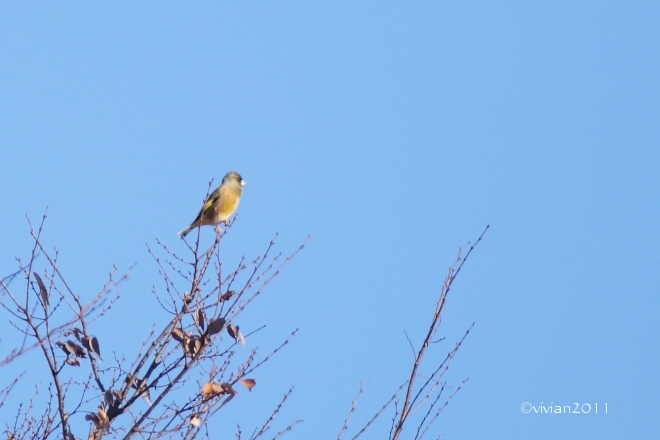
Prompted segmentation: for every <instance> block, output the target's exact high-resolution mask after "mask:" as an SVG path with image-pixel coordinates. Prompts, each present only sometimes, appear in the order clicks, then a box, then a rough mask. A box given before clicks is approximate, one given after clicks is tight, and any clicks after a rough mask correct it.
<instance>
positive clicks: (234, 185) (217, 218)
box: [179, 171, 247, 238]
mask: <svg viewBox="0 0 660 440" xmlns="http://www.w3.org/2000/svg"><path fill="white" fill-rule="evenodd" d="M245 185H247V182H246V181H245V180H243V178H242V177H241V175H240V174H238V173H237V172H236V171H230V172H228V173H227V174H226V175H225V177H223V178H222V183H221V184H220V186H219V187H217V188H216V189H215V191H213V192H212V193H211V195H210V196H209V197H208V199H206V201H205V202H204V206H202V209H201V210H200V211H199V214H197V217H196V218H195V220H194V221H193V222H192V223H191V224H190V226H188V227H187V228H186V229H184V230H183V231H180V232H179V235H180V236H181V238H185V236H186V235H188V233H189V232H190V231H192V230H193V229H195V228H197V227H201V226H204V225H214V226H215V225H218V224H220V223H222V222H224V223H225V226H227V225H229V217H231V215H232V214H233V213H234V212H236V208H238V203H239V202H240V201H241V193H242V192H243V186H245Z"/></svg>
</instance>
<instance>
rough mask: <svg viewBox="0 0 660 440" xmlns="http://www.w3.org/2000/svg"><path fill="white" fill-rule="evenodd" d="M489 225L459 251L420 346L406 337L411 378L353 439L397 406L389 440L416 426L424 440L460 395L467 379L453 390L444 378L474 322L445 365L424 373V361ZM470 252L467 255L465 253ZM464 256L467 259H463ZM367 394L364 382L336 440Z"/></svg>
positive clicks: (414, 433) (416, 437)
mask: <svg viewBox="0 0 660 440" xmlns="http://www.w3.org/2000/svg"><path fill="white" fill-rule="evenodd" d="M489 227H490V226H486V229H484V231H483V232H482V233H481V235H480V236H479V238H478V239H477V241H476V242H475V243H474V244H473V245H472V244H470V243H468V244H467V246H465V247H462V248H460V249H459V251H458V257H457V258H456V261H455V262H454V264H452V265H451V267H450V268H449V273H448V274H447V276H446V277H445V281H444V284H443V285H442V288H441V289H440V295H439V297H438V300H437V302H436V305H435V311H434V312H433V316H432V317H431V322H430V325H429V329H428V331H427V332H426V335H425V337H424V339H423V341H422V343H421V345H420V346H419V348H415V347H414V345H413V343H412V341H411V340H410V338H408V335H407V334H406V338H407V339H408V343H409V344H410V348H411V350H412V352H413V361H412V368H411V372H410V376H409V378H408V379H407V380H406V381H405V382H404V383H403V384H402V385H401V386H399V388H398V389H397V390H396V391H395V392H394V394H393V395H392V397H391V398H390V399H389V400H388V401H387V402H386V403H385V404H384V405H383V406H382V407H381V408H380V410H378V411H377V412H376V414H375V415H374V416H373V417H372V418H371V419H370V420H369V421H368V422H367V423H366V424H365V425H364V426H363V427H362V428H361V429H360V430H359V431H358V432H357V433H356V434H355V435H354V436H353V437H352V438H351V440H355V439H357V438H358V437H360V436H361V435H362V434H364V433H365V432H366V431H367V430H368V429H370V428H371V427H372V424H373V422H374V421H375V420H376V419H378V418H379V417H381V416H382V415H383V414H384V412H385V410H387V409H388V408H389V407H390V405H393V406H394V415H393V417H392V423H391V427H390V432H389V438H390V440H398V439H400V438H401V436H402V435H403V429H404V427H405V426H410V425H411V424H414V423H416V425H413V431H412V435H411V436H410V438H412V439H414V440H421V439H423V438H424V436H425V435H427V434H429V429H430V428H431V426H432V425H433V424H434V422H435V421H436V420H437V418H438V416H439V415H440V413H441V412H442V410H443V409H445V407H446V406H447V405H448V404H449V402H450V401H451V400H452V399H453V398H454V396H455V395H456V393H458V392H459V391H460V390H461V388H462V387H463V385H464V384H465V382H466V381H467V380H468V378H466V379H465V380H463V381H462V382H461V383H460V384H458V386H456V387H453V386H451V385H449V384H448V383H447V382H446V381H445V376H446V374H447V372H448V371H449V367H450V365H451V363H452V361H453V360H454V358H455V357H456V354H457V353H458V350H459V349H460V348H461V345H462V344H463V341H464V340H465V338H466V337H467V335H468V334H469V333H470V330H472V328H473V327H474V323H472V325H471V326H470V328H468V329H467V330H466V331H465V334H464V335H463V337H462V338H461V339H460V340H459V341H458V342H456V343H455V344H454V346H453V347H452V348H451V349H450V350H449V352H448V353H447V356H446V357H445V358H444V360H443V361H442V362H440V363H439V364H437V365H433V366H431V368H430V370H428V372H425V373H422V371H421V367H422V361H423V360H424V357H425V355H426V353H427V350H428V349H429V348H431V347H432V344H437V343H438V342H441V341H442V340H443V339H444V338H441V339H437V333H438V329H439V328H440V324H441V322H442V312H443V311H444V308H445V304H446V302H447V296H448V295H449V291H450V290H451V288H452V286H453V284H454V281H455V280H456V277H457V276H458V274H459V272H460V271H461V269H462V268H463V265H464V264H465V262H466V261H467V259H468V257H469V256H470V254H471V253H472V251H473V250H474V248H475V247H476V246H477V245H478V244H479V242H481V240H482V239H483V236H484V234H485V233H486V231H487V230H488V228H489ZM466 249H467V252H466ZM463 254H465V256H463ZM404 389H405V395H404V396H403V399H402V400H401V398H400V397H399V395H400V393H401V391H402V390H404ZM447 390H450V391H448V392H450V394H449V395H448V396H447V392H446V391H447ZM363 392H364V382H363V383H362V384H360V390H359V392H358V394H357V397H356V398H355V399H354V400H353V403H352V405H351V409H350V411H349V413H348V416H347V417H346V419H345V420H344V424H343V426H342V429H341V431H340V432H339V436H338V437H337V440H341V439H342V437H343V436H344V434H345V433H346V432H347V430H348V424H349V421H350V419H351V417H352V416H353V414H354V413H355V410H356V408H357V401H358V399H359V398H360V396H361V395H362V393H363ZM416 413H417V414H419V415H420V416H419V417H418V418H417V419H416V420H412V416H413V415H414V414H416Z"/></svg>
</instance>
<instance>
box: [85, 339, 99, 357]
mask: <svg viewBox="0 0 660 440" xmlns="http://www.w3.org/2000/svg"><path fill="white" fill-rule="evenodd" d="M80 342H81V344H82V345H83V347H85V348H86V349H87V350H89V351H90V352H92V353H94V354H95V355H96V356H98V358H99V359H101V347H99V340H98V339H97V338H96V336H88V337H86V338H82V340H81V341H80Z"/></svg>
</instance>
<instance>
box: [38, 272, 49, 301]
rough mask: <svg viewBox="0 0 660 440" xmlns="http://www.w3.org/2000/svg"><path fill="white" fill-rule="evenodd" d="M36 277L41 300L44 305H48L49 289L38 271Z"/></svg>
mask: <svg viewBox="0 0 660 440" xmlns="http://www.w3.org/2000/svg"><path fill="white" fill-rule="evenodd" d="M34 278H35V279H36V280H37V284H39V295H40V296H41V300H42V301H43V303H44V307H48V303H49V300H48V289H46V285H45V284H44V282H43V281H42V280H41V277H40V276H39V274H38V273H36V272H35V273H34Z"/></svg>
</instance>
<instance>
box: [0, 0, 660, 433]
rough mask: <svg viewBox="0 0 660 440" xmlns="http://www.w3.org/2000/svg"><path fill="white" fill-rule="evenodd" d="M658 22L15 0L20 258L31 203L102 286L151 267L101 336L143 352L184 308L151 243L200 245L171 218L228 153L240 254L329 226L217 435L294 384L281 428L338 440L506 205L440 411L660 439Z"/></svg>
mask: <svg viewBox="0 0 660 440" xmlns="http://www.w3.org/2000/svg"><path fill="white" fill-rule="evenodd" d="M659 23H660V6H659V4H658V3H657V2H651V1H649V2H643V1H640V2H637V1H628V2H584V1H565V2H523V1H520V2H505V3H504V4H502V3H501V2H459V3H456V2H440V1H432V2H369V3H364V2H363V3H359V2H348V1H341V2H340V1H338V2H326V3H325V4H322V3H317V2H314V3H311V2H285V1H282V2H249V3H243V2H241V3H236V2H231V3H230V2H223V3H220V2H192V3H191V2H186V3H174V2H140V3H139V4H136V3H135V2H113V3H112V4H100V3H89V2H66V3H62V2H49V3H35V2H5V3H3V4H2V5H1V6H0V163H1V168H0V195H1V197H2V201H3V202H2V216H0V230H2V234H0V273H1V274H2V275H7V274H9V273H11V272H13V271H14V270H15V269H16V263H15V260H14V257H16V256H21V257H23V258H25V257H27V256H28V255H29V252H30V250H31V248H30V240H29V235H28V227H27V223H26V220H25V217H24V216H25V213H26V212H29V213H30V215H31V216H32V218H34V219H38V218H39V217H40V216H41V215H42V214H43V212H44V211H45V209H46V207H49V210H48V215H49V217H48V220H47V223H46V231H45V235H44V236H45V240H46V244H47V245H48V246H50V247H57V248H58V249H59V252H60V256H61V257H60V258H61V267H62V269H63V271H64V273H65V274H67V275H68V277H69V281H70V282H71V284H72V287H73V288H74V289H76V291H77V292H79V293H80V294H82V295H83V296H85V295H89V297H91V296H92V295H93V293H94V292H96V291H98V290H99V289H100V287H101V286H102V284H103V283H104V282H105V280H106V278H107V274H108V272H110V271H111V269H112V265H113V264H116V265H117V266H118V267H119V268H120V269H122V270H127V269H128V268H129V267H130V266H132V265H133V264H136V263H137V265H136V266H135V268H134V269H133V271H132V273H131V279H130V281H128V282H127V283H126V284H123V285H122V287H121V291H122V300H121V301H120V304H119V305H118V306H117V307H116V308H115V309H114V310H113V312H111V313H110V314H109V315H108V316H107V318H106V319H105V320H104V321H101V322H98V323H97V324H95V327H94V329H93V331H94V332H95V334H96V335H97V336H98V337H99V338H100V339H101V342H102V349H103V351H104V353H110V352H112V351H116V352H117V353H121V352H122V351H129V349H128V348H126V347H125V344H126V341H127V340H129V338H131V337H134V336H133V335H140V334H143V335H146V334H147V332H148V329H149V328H150V325H151V323H153V322H162V320H164V319H165V318H166V316H165V315H164V314H162V315H161V314H160V313H161V312H160V309H159V308H158V305H157V303H156V301H155V300H154V298H153V296H152V295H151V293H150V290H151V287H152V286H154V285H155V286H157V287H159V286H160V287H162V282H161V280H160V278H159V276H158V269H157V266H156V265H155V263H154V262H153V260H152V258H151V257H150V256H149V255H148V253H147V250H146V246H145V244H148V245H150V246H152V247H154V246H155V240H156V238H158V239H160V240H162V241H164V242H165V243H167V244H168V246H171V247H172V248H173V249H174V250H176V251H180V252H184V251H185V247H184V245H183V243H181V241H180V239H179V238H178V237H177V235H176V232H177V231H179V230H180V229H182V228H183V227H185V226H186V225H187V224H188V223H189V222H190V221H191V220H192V219H193V218H194V216H195V215H196V213H197V211H198V209H199V207H200V203H201V201H202V199H203V197H204V194H206V189H207V185H208V182H209V180H211V179H216V182H218V181H219V179H221V178H222V176H223V175H224V174H225V173H226V172H227V171H229V170H232V169H235V170H237V171H239V172H240V173H241V174H242V176H243V177H244V179H245V180H247V181H248V186H247V187H246V188H245V191H244V196H243V201H242V203H241V206H240V208H239V218H238V222H237V223H236V224H235V226H234V227H233V228H232V230H231V231H230V234H229V235H228V236H227V237H226V239H225V241H224V242H223V251H224V257H225V258H226V260H225V261H226V262H227V264H230V265H231V264H235V263H236V262H237V261H238V258H239V257H240V256H241V255H245V256H247V257H249V258H253V257H255V256H256V255H258V254H260V253H262V252H263V250H264V249H265V248H266V246H267V244H268V242H269V241H270V240H271V239H272V238H273V236H274V235H275V233H276V232H279V237H278V239H277V246H278V247H277V248H278V249H279V250H281V251H282V252H284V253H290V252H292V251H294V250H295V249H296V248H297V247H298V246H299V245H300V244H301V243H302V242H303V240H304V239H305V237H306V236H307V235H308V234H311V235H312V237H313V238H312V240H311V241H310V242H309V245H308V246H307V248H306V249H305V250H304V251H303V252H302V253H301V254H299V256H298V257H296V259H295V260H294V261H293V262H292V263H291V264H290V265H289V266H288V267H287V268H286V270H285V271H284V272H283V273H282V274H281V276H280V277H279V278H277V280H276V281H275V282H274V283H273V284H272V285H271V286H270V287H269V289H268V290H267V291H266V294H265V296H264V297H262V298H260V299H259V301H258V302H257V303H256V304H255V305H254V306H253V307H252V308H250V309H249V310H248V311H247V312H246V314H245V315H244V316H243V321H242V322H241V323H240V324H241V325H242V328H244V329H245V330H246V331H249V330H250V329H254V328H257V327H259V326H260V325H262V324H265V325H267V328H266V330H263V331H261V332H259V333H258V334H257V335H255V336H254V337H253V338H251V339H250V340H249V341H248V343H249V344H248V345H249V346H250V345H251V346H257V345H258V346H260V347H263V349H264V350H267V349H269V348H271V347H274V346H275V345H276V344H277V343H278V342H280V341H282V340H283V339H284V338H286V336H287V335H288V334H289V333H290V332H291V331H292V330H294V329H295V328H298V327H299V328H300V331H299V334H298V336H296V337H295V338H294V339H293V341H292V343H291V344H290V346H288V347H287V348H286V349H285V350H283V351H282V352H281V353H280V354H279V355H278V356H277V357H275V358H274V359H273V360H272V361H271V362H270V363H268V364H266V366H265V367H264V368H263V369H262V370H260V371H259V372H258V374H256V375H255V378H256V379H257V380H258V382H259V383H258V385H257V387H256V388H255V389H254V390H253V391H252V392H251V393H245V392H243V393H241V395H240V396H239V398H238V399H236V400H234V401H233V402H232V408H231V409H230V410H229V411H227V412H221V413H220V414H219V416H218V417H217V418H216V419H215V421H214V422H213V424H212V426H211V428H212V430H213V432H214V433H215V435H214V438H232V436H233V433H234V431H235V426H236V422H240V423H241V425H242V426H243V427H244V431H245V432H251V430H252V428H253V427H254V426H256V425H257V424H260V423H262V422H263V421H264V420H265V419H266V418H267V416H268V415H269V414H270V410H271V409H272V408H273V407H274V406H275V405H276V404H277V402H278V400H279V399H280V398H281V396H282V395H283V394H284V393H285V392H286V391H287V390H288V389H289V388H290V387H291V386H292V385H295V391H294V393H293V395H292V396H291V398H290V400H289V402H288V404H287V405H286V407H285V409H284V410H283V412H282V414H281V415H280V418H279V419H278V423H279V424H277V425H276V426H275V428H274V429H277V428H282V427H284V426H286V424H287V423H290V422H291V421H293V420H295V419H298V418H300V419H303V420H304V422H303V423H302V424H300V425H298V426H297V427H296V428H295V430H294V431H293V432H291V433H290V434H288V435H286V436H285V437H284V438H289V439H312V438H314V439H316V438H319V439H320V438H336V436H337V434H338V433H339V431H340V429H341V426H342V423H343V420H344V417H345V416H346V414H347V412H348V410H349V408H350V404H351V400H352V399H353V398H354V397H355V395H356V393H357V391H358V389H359V385H360V381H362V380H367V381H366V384H365V394H364V395H363V397H362V398H361V400H360V403H359V406H358V410H357V413H356V415H355V416H354V418H353V421H352V425H351V426H352V428H354V429H355V428H358V427H360V426H361V425H362V423H364V422H365V421H366V420H367V419H368V418H369V417H371V415H372V414H373V413H374V412H375V411H376V410H377V409H378V408H380V406H381V405H382V404H383V403H384V402H385V401H386V400H387V399H388V398H389V396H390V395H391V394H392V393H393V392H394V391H395V389H396V388H397V387H398V385H399V384H400V383H401V382H403V381H404V380H405V378H407V376H408V374H409V370H410V367H411V363H412V362H411V361H412V356H411V352H410V348H409V346H408V342H407V340H406V337H405V335H404V333H403V332H404V331H406V332H407V333H408V334H409V335H410V336H411V338H413V339H414V340H415V341H420V340H421V338H422V337H423V335H424V332H425V331H426V328H427V325H428V320H429V319H430V317H431V314H432V311H433V307H434V304H435V301H436V298H437V295H438V293H439V291H440V287H441V284H442V280H443V278H444V276H445V274H446V271H447V268H448V267H449V266H450V265H451V264H452V263H453V261H454V259H455V257H456V254H457V251H458V248H459V247H460V246H463V245H465V244H466V243H467V242H468V241H474V240H475V239H476V238H477V237H478V236H479V234H480V233H481V232H482V230H483V229H484V228H485V227H486V225H488V224H490V225H491V228H490V230H489V231H488V232H487V233H486V235H485V238H484V241H483V242H482V243H480V245H479V247H477V249H476V251H475V252H474V253H473V254H472V256H471V257H470V260H468V263H467V265H466V266H465V268H464V271H463V272H461V274H460V276H459V278H458V280H457V282H456V284H455V289H454V290H453V291H452V294H451V296H450V299H449V303H448V305H447V308H446V310H445V317H444V321H443V325H442V327H441V330H440V335H441V336H445V337H446V340H445V342H444V343H443V344H438V345H437V346H435V347H434V348H435V349H436V351H435V353H436V354H435V355H434V356H435V357H434V358H433V359H436V360H437V359H441V358H442V357H444V355H445V354H446V352H447V351H449V349H450V348H451V347H452V346H453V343H454V341H456V340H457V339H459V338H460V337H461V336H462V334H463V333H464V331H465V330H466V329H467V328H468V327H469V326H470V325H471V324H472V322H475V323H476V324H475V327H474V329H473V331H472V332H471V333H470V335H469V336H468V338H467V340H466V342H465V344H464V346H463V348H462V349H461V351H460V352H459V354H458V357H457V359H456V361H455V362H454V364H453V365H452V368H451V370H450V374H449V376H448V377H447V379H448V380H449V381H450V382H451V383H453V384H458V383H459V382H460V381H461V380H463V379H465V378H468V377H469V381H468V382H467V383H466V385H465V386H464V388H463V389H462V390H461V391H460V392H459V394H458V395H457V396H456V398H455V399H454V400H453V401H452V402H451V404H450V405H449V406H448V407H447V409H446V410H445V411H444V412H443V414H442V416H441V417H440V419H439V421H438V422H437V424H436V426H435V430H434V432H435V433H436V434H440V433H444V434H445V436H446V438H449V439H468V438H502V439H530V438H534V439H556V438H580V439H604V438H607V439H609V438H611V439H615V438H616V439H620V438H635V439H646V438H655V436H657V433H658V432H659V431H660V422H659V420H660V419H659V418H658V416H657V414H658V398H657V396H658V395H660V380H659V374H658V368H659V365H660V350H659V348H660V347H659V345H660V344H659V343H658V337H659V335H660V324H659V321H658V309H659V308H660V296H659V293H660V292H659V288H658V286H659V285H660V277H659V275H658V273H659V272H658V268H659V265H660V256H659V255H660V252H659V247H660V246H659V245H660V228H659V226H660V200H659V196H660V190H659V188H660V148H659V146H660V128H659V127H660V107H659V105H660V26H659ZM212 235H213V233H212V229H211V228H205V229H204V230H203V234H202V240H204V241H206V242H210V241H211V240H212ZM5 325H6V324H3V327H2V333H3V337H2V341H1V345H0V349H1V352H2V353H5V352H7V351H8V350H9V349H10V348H11V339H10V333H11V332H10V330H9V329H8V328H6V327H4V326H5ZM430 360H432V359H430ZM12 368H16V369H21V368H23V369H24V368H25V365H23V366H17V367H14V366H12ZM33 368H34V367H31V369H33ZM427 368H428V369H427V370H426V371H430V370H429V369H430V365H429V366H428V367H427ZM13 371H14V370H10V369H7V370H5V371H4V372H2V371H0V376H2V377H5V374H7V375H10V374H12V372H13ZM30 386H31V385H30ZM524 402H529V403H531V404H533V405H540V404H544V405H548V404H550V403H552V404H554V405H571V404H573V402H578V403H579V404H583V403H590V404H592V405H593V404H595V403H598V405H599V408H601V411H599V414H597V415H596V414H593V412H592V413H591V414H579V415H576V414H556V415H555V414H553V415H548V414H543V415H539V414H533V413H532V414H523V413H522V412H521V404H523V403H524ZM606 403H607V404H608V414H603V413H602V407H603V406H604V405H605V404H606ZM389 417H391V413H389V414H387V417H385V419H383V421H382V423H381V424H379V425H377V426H375V427H374V428H373V429H372V430H371V431H370V432H369V434H368V435H366V436H365V438H368V439H382V438H386V435H387V432H388V423H387V421H388V420H387V419H388V418H389ZM3 425H4V424H3ZM274 432H277V431H274ZM351 432H353V433H354V430H353V431H351ZM348 438H350V437H348Z"/></svg>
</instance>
